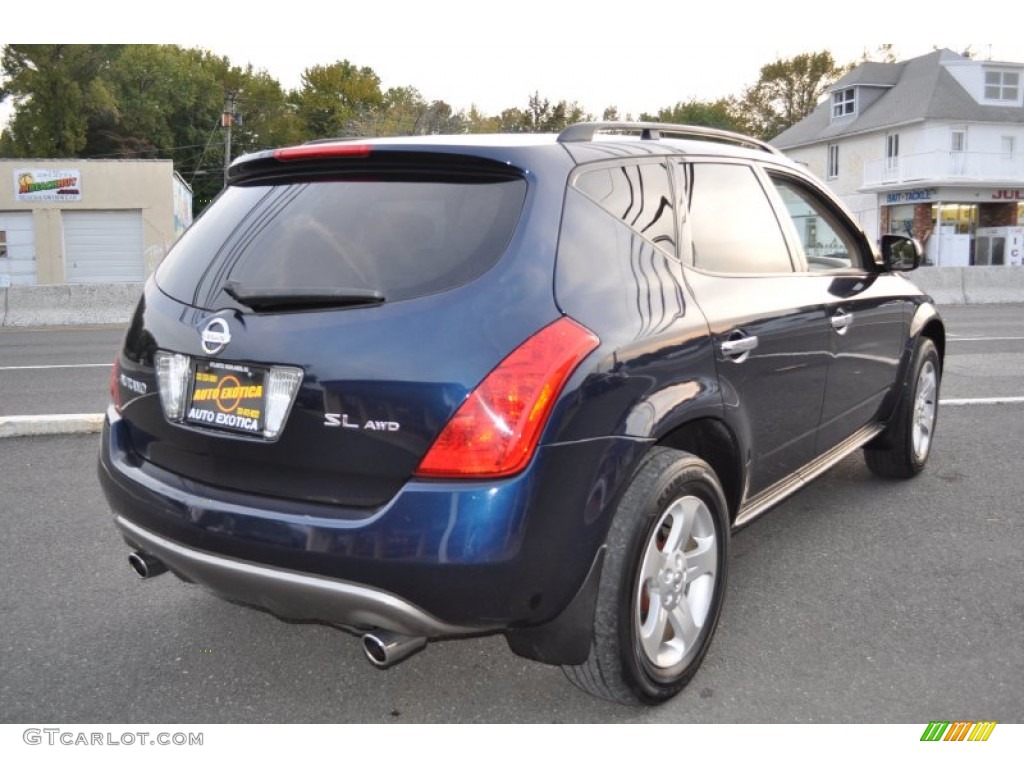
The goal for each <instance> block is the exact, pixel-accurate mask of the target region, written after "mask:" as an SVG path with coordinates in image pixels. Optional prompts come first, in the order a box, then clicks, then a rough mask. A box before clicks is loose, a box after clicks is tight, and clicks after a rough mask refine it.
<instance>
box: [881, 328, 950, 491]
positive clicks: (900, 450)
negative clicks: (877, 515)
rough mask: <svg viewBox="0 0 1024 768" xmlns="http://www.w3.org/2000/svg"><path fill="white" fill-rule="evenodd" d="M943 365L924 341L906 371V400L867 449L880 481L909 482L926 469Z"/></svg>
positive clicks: (901, 401)
mask: <svg viewBox="0 0 1024 768" xmlns="http://www.w3.org/2000/svg"><path fill="white" fill-rule="evenodd" d="M941 379H942V365H941V363H940V361H939V353H938V350H936V348H935V344H934V342H932V340H931V339H929V338H925V337H923V336H922V337H921V338H920V339H919V340H918V342H917V347H915V349H914V356H913V357H912V358H911V360H910V368H909V369H908V371H907V382H906V386H905V387H904V389H903V397H902V398H901V399H900V403H899V405H898V406H896V413H895V414H894V415H893V418H892V420H891V421H890V422H889V426H888V427H886V429H885V431H884V432H883V433H882V434H881V435H879V436H878V438H876V439H875V440H874V441H872V442H871V443H869V444H868V445H867V447H865V449H864V460H865V461H866V462H867V465H868V469H870V470H871V471H872V472H874V473H875V474H876V475H878V476H879V477H889V478H897V479H906V478H909V477H913V476H914V475H916V474H918V473H919V472H920V471H921V470H922V469H924V465H925V463H927V461H928V456H929V454H930V453H931V449H932V444H933V442H934V437H935V427H936V425H937V424H938V417H939V384H940V383H941Z"/></svg>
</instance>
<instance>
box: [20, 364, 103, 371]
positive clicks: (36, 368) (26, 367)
mask: <svg viewBox="0 0 1024 768" xmlns="http://www.w3.org/2000/svg"><path fill="white" fill-rule="evenodd" d="M110 366H111V363H71V364H69V365H3V366H0V371H48V370H50V369H51V368H109V367H110Z"/></svg>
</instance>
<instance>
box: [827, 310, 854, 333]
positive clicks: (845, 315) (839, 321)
mask: <svg viewBox="0 0 1024 768" xmlns="http://www.w3.org/2000/svg"><path fill="white" fill-rule="evenodd" d="M830 322H831V323H832V328H833V330H835V332H836V333H838V334H839V335H840V336H842V335H843V334H844V333H846V330H847V329H848V328H849V327H850V326H851V325H853V315H852V314H850V313H849V312H843V311H842V310H840V311H839V312H837V313H836V314H834V315H832V320H831V321H830Z"/></svg>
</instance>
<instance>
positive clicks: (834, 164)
mask: <svg viewBox="0 0 1024 768" xmlns="http://www.w3.org/2000/svg"><path fill="white" fill-rule="evenodd" d="M825 176H826V177H827V178H829V179H836V178H839V145H838V144H829V145H828V170H827V171H826V173H825Z"/></svg>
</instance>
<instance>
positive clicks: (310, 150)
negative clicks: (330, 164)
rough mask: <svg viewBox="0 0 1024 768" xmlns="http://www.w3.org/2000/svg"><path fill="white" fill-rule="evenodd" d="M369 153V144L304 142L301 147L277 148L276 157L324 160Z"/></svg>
mask: <svg viewBox="0 0 1024 768" xmlns="http://www.w3.org/2000/svg"><path fill="white" fill-rule="evenodd" d="M369 154H370V145H369V144H349V143H339V144H303V145H302V146H299V147H285V148H283V149H275V150H274V159H275V160H280V161H282V162H288V161H289V160H324V159H329V158H332V157H367V156H369Z"/></svg>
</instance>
